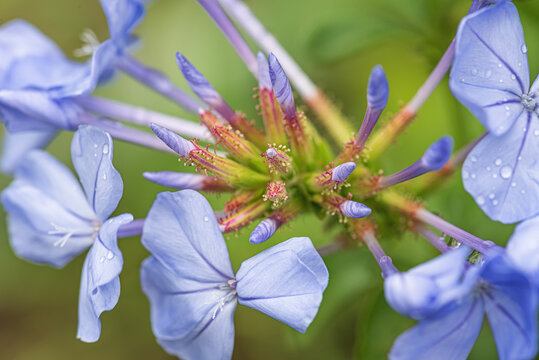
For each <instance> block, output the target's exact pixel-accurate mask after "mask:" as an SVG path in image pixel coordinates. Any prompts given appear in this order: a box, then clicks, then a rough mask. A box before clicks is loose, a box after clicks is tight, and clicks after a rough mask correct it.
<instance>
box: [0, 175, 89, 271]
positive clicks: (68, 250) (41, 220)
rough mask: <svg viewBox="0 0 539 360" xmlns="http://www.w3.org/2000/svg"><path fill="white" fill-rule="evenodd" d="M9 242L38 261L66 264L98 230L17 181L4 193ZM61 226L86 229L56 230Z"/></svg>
mask: <svg viewBox="0 0 539 360" xmlns="http://www.w3.org/2000/svg"><path fill="white" fill-rule="evenodd" d="M2 205H3V207H4V209H5V211H6V212H7V213H8V215H7V224H8V231H9V241H10V243H11V247H12V248H13V251H14V252H15V253H16V254H17V255H18V256H20V257H22V258H24V259H27V260H29V261H32V262H35V263H39V264H49V265H52V266H55V267H63V266H64V265H65V264H67V263H68V262H69V261H71V259H72V258H74V257H75V256H77V255H78V254H80V253H81V252H82V251H84V250H86V249H87V248H88V247H89V246H90V245H91V244H92V243H93V241H94V237H93V233H94V232H95V229H94V228H93V227H92V224H91V223H90V222H89V221H88V220H87V219H83V218H80V217H79V216H77V214H75V213H73V212H71V211H69V210H68V209H66V208H65V207H64V206H62V204H60V203H58V202H57V201H55V200H54V199H52V198H50V197H48V196H47V195H45V194H44V193H43V192H40V191H39V190H37V189H36V188H34V187H32V186H28V185H24V184H21V183H19V182H15V183H13V184H11V185H10V186H9V187H8V188H7V189H5V190H4V191H3V192H2ZM58 228H65V229H75V230H79V232H81V230H83V231H82V232H83V234H81V235H74V236H71V238H66V241H65V242H63V241H62V238H63V237H64V236H66V235H67V231H65V232H64V233H55V231H56V230H57V229H58Z"/></svg>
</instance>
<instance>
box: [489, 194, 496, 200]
mask: <svg viewBox="0 0 539 360" xmlns="http://www.w3.org/2000/svg"><path fill="white" fill-rule="evenodd" d="M495 197H496V195H494V193H490V194H488V198H489V199H491V200H492V199H494V198H495Z"/></svg>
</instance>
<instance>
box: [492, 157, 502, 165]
mask: <svg viewBox="0 0 539 360" xmlns="http://www.w3.org/2000/svg"><path fill="white" fill-rule="evenodd" d="M494 164H495V165H496V166H500V165H501V164H502V159H500V158H497V159H496V161H494Z"/></svg>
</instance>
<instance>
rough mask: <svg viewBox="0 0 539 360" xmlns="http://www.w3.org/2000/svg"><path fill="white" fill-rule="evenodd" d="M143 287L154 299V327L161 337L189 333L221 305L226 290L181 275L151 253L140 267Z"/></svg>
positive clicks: (174, 336)
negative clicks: (219, 303)
mask: <svg viewBox="0 0 539 360" xmlns="http://www.w3.org/2000/svg"><path fill="white" fill-rule="evenodd" d="M140 282H141V285H142V290H143V291H144V293H145V294H146V296H147V297H148V299H149V301H150V314H151V319H152V330H153V333H154V334H155V336H156V337H157V338H159V339H163V340H164V339H167V340H175V339H178V338H182V337H185V336H187V335H188V334H189V333H190V332H192V331H193V329H194V328H195V327H196V326H197V325H198V324H199V323H200V322H201V321H202V320H204V318H206V315H207V314H208V313H210V312H211V311H213V309H215V308H216V307H217V306H218V299H219V298H220V297H221V296H223V294H224V292H223V290H220V285H222V284H217V283H214V284H212V283H202V282H198V281H193V280H190V279H188V278H186V277H184V276H180V275H178V274H176V273H174V272H172V271H171V270H170V269H169V268H167V267H165V266H164V265H163V264H162V263H161V262H159V260H158V259H156V258H155V257H153V256H151V257H149V258H147V259H146V260H145V261H144V262H143V263H142V267H141V270H140Z"/></svg>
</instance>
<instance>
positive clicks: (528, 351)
mask: <svg viewBox="0 0 539 360" xmlns="http://www.w3.org/2000/svg"><path fill="white" fill-rule="evenodd" d="M483 279H484V280H485V281H486V282H488V288H487V289H486V290H485V291H484V292H483V299H484V301H485V310H486V313H487V319H488V321H489V323H490V328H491V329H492V333H493V334H494V340H496V348H497V349H498V356H499V358H500V359H501V360H510V359H532V358H534V357H535V355H536V353H537V295H536V293H535V289H534V288H533V286H532V284H531V282H530V281H529V280H528V278H527V276H525V275H524V274H523V273H521V272H520V271H519V270H517V269H516V268H515V267H514V266H513V265H512V264H511V261H510V260H509V259H508V258H507V257H506V256H505V255H504V254H502V255H499V256H496V257H495V258H493V259H491V260H490V261H488V262H487V263H486V265H485V269H484V273H483Z"/></svg>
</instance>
